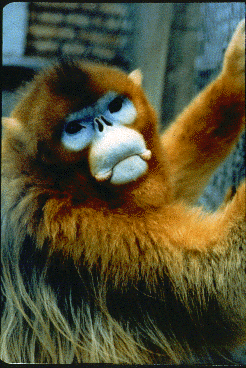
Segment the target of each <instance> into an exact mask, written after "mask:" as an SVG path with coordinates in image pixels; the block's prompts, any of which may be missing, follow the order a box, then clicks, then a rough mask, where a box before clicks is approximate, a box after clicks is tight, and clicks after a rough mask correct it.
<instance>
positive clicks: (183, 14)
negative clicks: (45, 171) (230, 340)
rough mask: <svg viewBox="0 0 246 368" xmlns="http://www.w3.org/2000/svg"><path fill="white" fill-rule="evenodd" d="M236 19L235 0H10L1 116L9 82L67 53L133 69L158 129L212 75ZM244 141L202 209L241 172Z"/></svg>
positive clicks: (9, 97) (12, 85) (13, 84)
mask: <svg viewBox="0 0 246 368" xmlns="http://www.w3.org/2000/svg"><path fill="white" fill-rule="evenodd" d="M244 17H245V4H244V3H241V2H224V3H217V2H216V3H208V2H206V3H190V2H189V3H65V2H29V3H28V2H12V3H10V4H8V5H6V6H5V7H4V9H3V68H2V73H3V74H2V84H3V102H2V112H3V115H5V116H7V115H8V114H9V113H10V111H11V109H12V107H13V104H14V102H15V93H14V91H15V90H16V88H17V87H19V86H20V85H21V84H22V83H23V82H24V81H27V80H30V79H31V78H32V76H33V74H34V73H35V72H36V71H37V70H39V69H40V68H43V67H45V66H46V65H49V64H50V63H52V61H55V60H57V59H58V58H59V57H60V56H61V55H67V56H70V57H71V58H73V59H86V60H92V61H98V62H103V63H106V64H109V65H116V66H119V67H121V68H123V69H124V70H126V71H132V70H133V69H134V68H140V69H141V70H142V72H143V76H144V79H143V87H144V89H145V91H146V93H147V95H148V97H149V99H150V101H151V103H152V104H153V105H154V107H155V108H156V110H157V112H158V114H159V117H160V121H161V126H162V128H165V127H166V126H167V125H168V124H169V123H170V122H171V121H172V120H173V119H174V118H175V117H176V115H177V114H178V113H179V112H181V111H182V109H183V108H184V107H185V106H187V105H188V103H189V102H190V101H191V99H192V98H193V97H194V96H195V95H196V94H197V93H198V92H199V91H200V90H201V89H202V88H203V87H204V86H205V85H206V84H207V83H208V82H209V81H210V80H211V79H213V78H214V77H215V76H216V75H217V74H218V72H219V70H220V68H221V65H222V60H223V54H224V51H225V49H226V47H227V45H228V42H229V40H230V38H231V35H232V33H233V31H234V29H235V27H236V25H237V24H238V22H239V21H240V20H241V19H242V18H244ZM244 142H245V141H244V137H243V138H242V139H241V141H240V143H239V145H238V147H237V149H236V150H235V152H236V153H235V152H234V153H233V154H232V155H231V156H230V158H229V159H228V160H227V161H228V162H229V164H228V162H227V163H226V165H225V168H224V169H223V168H222V169H221V168H220V170H222V171H223V170H224V171H223V173H222V174H221V173H220V174H219V182H218V178H217V179H216V175H217V174H216V175H215V179H214V178H213V180H214V182H213V181H211V183H210V186H209V188H210V189H208V193H206V191H205V193H204V196H203V198H202V199H201V201H202V202H201V203H202V204H204V205H206V206H207V208H208V209H215V208H216V207H217V206H218V204H219V203H220V202H221V200H222V198H223V196H224V192H225V190H226V188H227V186H230V185H235V186H237V185H238V182H239V181H240V180H241V178H242V176H243V175H244V171H245V161H244V153H243V152H244V148H243V147H244ZM233 155H234V156H233ZM230 160H231V161H230ZM228 167H229V168H228ZM217 176H218V175H217ZM225 183H226V184H225ZM211 185H212V187H211ZM222 187H223V190H222V189H221V188H222ZM211 188H212V190H211ZM216 188H219V190H216ZM204 198H205V199H204Z"/></svg>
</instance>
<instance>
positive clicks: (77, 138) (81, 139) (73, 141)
mask: <svg viewBox="0 0 246 368" xmlns="http://www.w3.org/2000/svg"><path fill="white" fill-rule="evenodd" d="M94 133H95V132H94V128H93V124H92V122H90V121H86V119H75V120H71V121H68V122H67V123H66V124H65V126H64V128H63V132H62V136H61V141H62V144H63V145H64V146H65V147H66V148H67V149H68V150H70V151H80V150H83V149H84V148H86V147H88V146H89V144H90V142H91V141H92V139H93V136H94Z"/></svg>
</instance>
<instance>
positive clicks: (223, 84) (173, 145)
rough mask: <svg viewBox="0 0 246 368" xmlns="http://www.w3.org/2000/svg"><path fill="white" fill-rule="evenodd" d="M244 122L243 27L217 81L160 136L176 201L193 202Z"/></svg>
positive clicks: (232, 41)
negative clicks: (181, 199)
mask: <svg viewBox="0 0 246 368" xmlns="http://www.w3.org/2000/svg"><path fill="white" fill-rule="evenodd" d="M244 123H245V23H244V21H242V22H241V23H240V24H239V26H238V28H237V30H236V32H235V34H234V36H233V38H232V40H231V42H230V44H229V46H228V49H227V51H226V53H225V59H224V65H223V69H222V72H221V74H220V75H219V77H218V78H217V79H216V80H215V81H214V82H212V83H211V84H210V85H209V86H208V87H207V88H206V89H205V90H204V91H202V92H201V93H200V94H199V95H198V97H197V98H195V99H194V101H193V102H192V103H191V105H190V106H188V107H187V108H186V109H185V110H184V112H183V113H181V115H180V116H179V117H178V118H177V120H176V121H175V122H174V123H173V124H172V125H171V126H170V128H168V129H167V131H166V132H165V133H164V134H163V136H162V142H163V145H164V148H165V155H166V156H167V158H168V160H169V162H170V175H171V177H172V180H173V182H174V186H175V190H176V198H185V199H186V200H188V201H191V202H193V201H195V200H196V199H197V197H198V196H199V195H200V194H201V192H202V190H203V188H204V186H205V185H206V183H207V181H208V179H209V177H210V175H211V174H212V173H213V171H214V170H215V169H216V168H217V167H218V166H219V164H220V163H221V161H222V160H223V159H225V157H226V156H227V155H228V154H229V152H230V151H231V149H232V148H233V146H234V145H235V143H236V142H237V139H238V137H239V136H240V134H241V133H242V131H243V128H244Z"/></svg>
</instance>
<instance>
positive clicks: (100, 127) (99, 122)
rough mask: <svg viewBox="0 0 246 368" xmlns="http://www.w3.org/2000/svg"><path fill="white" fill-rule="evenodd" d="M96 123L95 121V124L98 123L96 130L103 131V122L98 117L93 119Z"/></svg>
mask: <svg viewBox="0 0 246 368" xmlns="http://www.w3.org/2000/svg"><path fill="white" fill-rule="evenodd" d="M94 121H95V122H96V123H97V125H98V130H99V132H102V131H103V124H102V123H101V121H100V120H99V119H97V118H96V119H95V120H94Z"/></svg>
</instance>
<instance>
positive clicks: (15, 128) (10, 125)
mask: <svg viewBox="0 0 246 368" xmlns="http://www.w3.org/2000/svg"><path fill="white" fill-rule="evenodd" d="M2 126H3V128H4V129H7V130H8V131H11V132H12V133H15V134H19V133H20V132H21V131H22V125H21V123H20V122H19V121H18V120H16V119H14V118H2Z"/></svg>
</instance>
